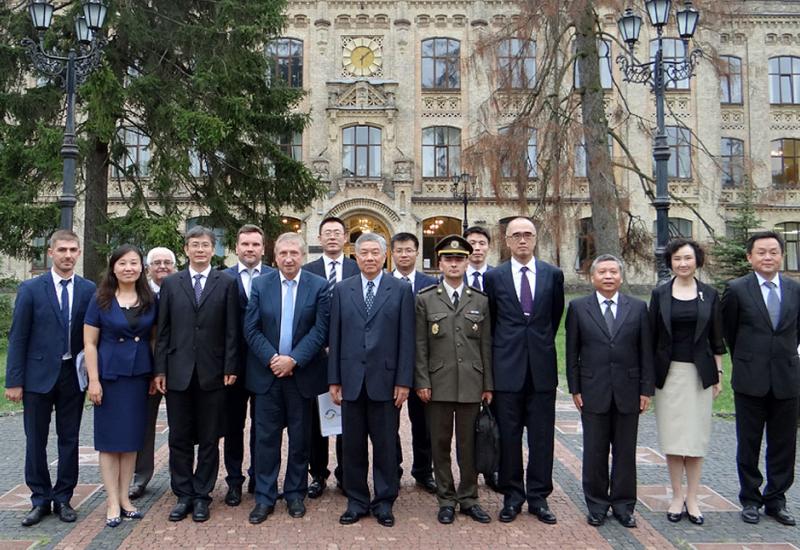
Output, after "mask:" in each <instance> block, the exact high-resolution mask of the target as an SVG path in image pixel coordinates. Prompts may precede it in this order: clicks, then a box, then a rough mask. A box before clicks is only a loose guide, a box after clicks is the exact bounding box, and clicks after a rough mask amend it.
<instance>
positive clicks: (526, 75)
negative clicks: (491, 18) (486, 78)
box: [497, 38, 536, 89]
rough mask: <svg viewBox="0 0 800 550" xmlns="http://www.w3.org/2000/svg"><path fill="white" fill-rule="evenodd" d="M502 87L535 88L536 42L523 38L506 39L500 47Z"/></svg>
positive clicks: (498, 58) (499, 61) (499, 63)
mask: <svg viewBox="0 0 800 550" xmlns="http://www.w3.org/2000/svg"><path fill="white" fill-rule="evenodd" d="M497 63H498V69H499V71H500V87H501V88H512V89H528V88H533V86H534V84H535V83H536V42H534V41H533V40H524V39H522V38H506V39H505V40H502V41H501V42H500V44H499V46H498V53H497Z"/></svg>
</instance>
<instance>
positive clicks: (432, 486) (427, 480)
mask: <svg viewBox="0 0 800 550" xmlns="http://www.w3.org/2000/svg"><path fill="white" fill-rule="evenodd" d="M417 485H418V486H420V487H422V488H423V489H425V490H426V491H427V492H429V493H431V494H432V495H435V494H436V481H434V479H433V476H428V477H421V478H417Z"/></svg>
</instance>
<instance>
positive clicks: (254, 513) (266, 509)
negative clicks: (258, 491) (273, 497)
mask: <svg viewBox="0 0 800 550" xmlns="http://www.w3.org/2000/svg"><path fill="white" fill-rule="evenodd" d="M274 511H275V507H274V506H269V505H267V504H258V503H256V505H255V506H254V507H253V509H252V510H250V515H249V516H248V517H247V521H249V522H250V523H252V524H253V525H258V524H259V523H262V522H263V521H264V520H265V519H267V516H269V515H270V514H271V513H272V512H274Z"/></svg>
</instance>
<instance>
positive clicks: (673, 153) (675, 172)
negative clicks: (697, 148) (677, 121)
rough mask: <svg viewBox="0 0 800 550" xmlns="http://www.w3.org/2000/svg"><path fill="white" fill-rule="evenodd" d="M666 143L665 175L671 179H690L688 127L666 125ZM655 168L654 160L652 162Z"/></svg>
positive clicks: (690, 150)
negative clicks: (667, 155)
mask: <svg viewBox="0 0 800 550" xmlns="http://www.w3.org/2000/svg"><path fill="white" fill-rule="evenodd" d="M665 131H666V133H667V144H668V145H669V153H670V155H669V160H668V161H667V177H670V178H673V179H690V178H691V177H692V147H691V145H692V135H691V133H689V130H688V128H682V127H680V126H667V127H666V128H665ZM653 169H654V170H655V161H654V164H653Z"/></svg>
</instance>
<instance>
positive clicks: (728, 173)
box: [719, 137, 744, 187]
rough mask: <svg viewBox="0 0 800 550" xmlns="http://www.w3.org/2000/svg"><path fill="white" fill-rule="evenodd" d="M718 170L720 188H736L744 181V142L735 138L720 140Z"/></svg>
mask: <svg viewBox="0 0 800 550" xmlns="http://www.w3.org/2000/svg"><path fill="white" fill-rule="evenodd" d="M719 159H720V168H722V186H723V187H738V186H739V185H741V184H742V181H744V141H742V140H741V139H735V138H728V137H724V138H722V141H721V145H720V157H719Z"/></svg>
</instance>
